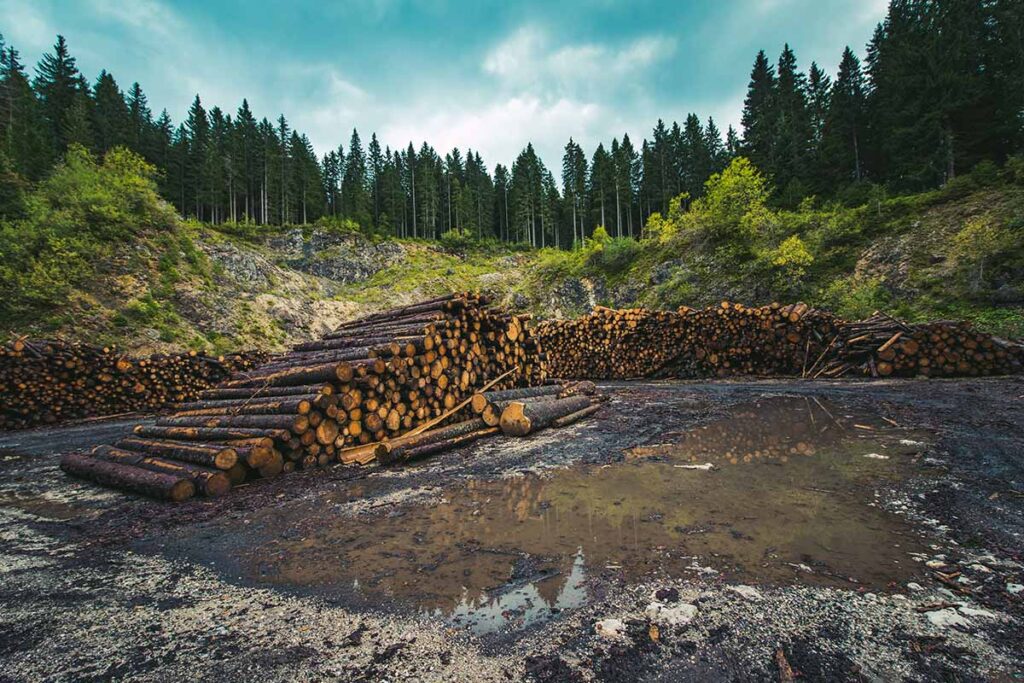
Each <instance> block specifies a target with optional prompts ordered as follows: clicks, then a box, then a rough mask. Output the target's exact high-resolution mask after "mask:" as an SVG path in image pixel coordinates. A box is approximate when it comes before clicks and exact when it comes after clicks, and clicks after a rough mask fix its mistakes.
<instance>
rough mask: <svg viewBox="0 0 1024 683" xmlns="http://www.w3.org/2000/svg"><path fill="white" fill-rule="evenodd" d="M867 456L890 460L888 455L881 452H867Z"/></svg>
mask: <svg viewBox="0 0 1024 683" xmlns="http://www.w3.org/2000/svg"><path fill="white" fill-rule="evenodd" d="M864 457H865V458H871V459H872V460H888V459H889V456H888V455H882V454H881V453H865V454H864Z"/></svg>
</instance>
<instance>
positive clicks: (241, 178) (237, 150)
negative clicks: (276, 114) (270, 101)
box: [233, 99, 260, 222]
mask: <svg viewBox="0 0 1024 683" xmlns="http://www.w3.org/2000/svg"><path fill="white" fill-rule="evenodd" d="M233 149H234V157H235V159H236V163H235V170H236V175H237V178H238V190H239V192H241V193H242V203H241V207H240V210H241V212H242V216H243V217H244V219H245V221H246V222H249V221H251V220H255V218H256V215H257V213H258V212H257V207H258V206H259V204H260V201H259V197H258V192H257V188H258V187H259V186H260V183H259V175H258V169H259V164H258V158H259V149H260V144H259V132H258V130H257V126H256V117H255V116H253V114H252V110H250V109H249V102H248V100H244V99H243V100H242V105H241V106H240V107H239V108H238V111H237V112H235V129H234V135H233Z"/></svg>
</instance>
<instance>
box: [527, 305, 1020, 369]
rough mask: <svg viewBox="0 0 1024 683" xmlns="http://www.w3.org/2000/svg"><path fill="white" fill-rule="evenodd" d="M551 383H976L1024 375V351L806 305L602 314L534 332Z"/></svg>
mask: <svg viewBox="0 0 1024 683" xmlns="http://www.w3.org/2000/svg"><path fill="white" fill-rule="evenodd" d="M537 337H538V339H539V341H540V343H541V345H542V346H543V348H544V350H545V352H546V358H547V360H546V362H547V368H548V370H549V372H550V374H551V375H553V376H556V377H561V378H589V379H631V378H638V377H679V378H687V379H701V378H714V377H732V376H798V377H825V378H833V377H842V376H850V377H853V376H866V377H887V376H919V375H924V376H945V377H954V376H979V375H1000V374H1012V373H1018V372H1021V370H1022V367H1024V347H1022V346H1021V344H1020V343H1015V342H1007V341H1004V340H1000V339H997V338H995V337H993V336H991V335H988V334H984V333H980V332H977V331H975V330H973V329H971V327H970V325H969V324H967V323H958V322H947V321H941V322H935V323H927V324H917V325H911V324H907V323H904V322H901V321H899V320H897V319H895V318H892V317H890V316H886V315H883V314H875V315H874V316H872V317H871V318H869V319H867V320H863V321H855V322H851V321H846V320H842V319H840V318H839V317H837V316H835V315H833V314H831V313H829V312H827V311H822V310H818V309H814V308H811V307H809V306H807V305H806V304H802V303H797V304H792V305H789V306H782V305H780V304H777V303H773V304H771V305H768V306H760V307H747V306H743V305H742V304H736V303H732V302H728V301H726V302H722V303H721V304H720V305H718V306H714V307H709V308H705V309H691V308H686V307H683V308H680V309H679V310H678V311H647V310H644V309H631V310H612V309H607V308H600V307H599V308H597V309H595V310H594V312H592V313H591V314H590V315H587V316H584V317H582V318H579V319H576V320H568V321H549V322H545V323H542V324H541V325H539V326H538V328H537Z"/></svg>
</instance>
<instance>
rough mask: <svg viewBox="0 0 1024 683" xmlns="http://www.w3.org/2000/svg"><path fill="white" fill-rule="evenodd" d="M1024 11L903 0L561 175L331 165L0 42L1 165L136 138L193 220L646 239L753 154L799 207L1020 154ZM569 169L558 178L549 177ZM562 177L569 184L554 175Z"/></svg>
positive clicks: (761, 56)
mask: <svg viewBox="0 0 1024 683" xmlns="http://www.w3.org/2000/svg"><path fill="white" fill-rule="evenodd" d="M1022 44H1024V3H1021V2H1019V0H892V2H891V3H890V6H889V10H888V13H887V16H886V18H885V20H884V21H883V22H882V23H880V24H879V25H878V27H877V29H876V31H875V33H874V36H873V37H872V39H871V41H870V43H869V44H868V46H867V49H866V53H865V58H864V60H863V61H862V60H861V59H859V58H858V57H857V55H856V54H855V53H854V51H853V50H851V49H850V48H849V47H847V48H846V49H845V50H843V51H842V55H841V57H840V59H839V63H838V70H837V73H836V77H835V79H834V80H833V79H831V78H830V77H829V76H828V75H827V74H826V72H825V71H824V70H823V69H822V68H820V67H819V66H818V65H817V64H815V63H811V65H810V68H809V70H808V71H807V72H806V73H805V72H803V71H801V70H800V69H799V67H798V62H797V57H796V54H795V53H794V51H793V50H792V49H791V48H790V47H789V45H786V46H785V47H784V48H783V49H782V52H781V54H780V55H779V57H778V59H777V61H774V62H773V61H770V60H769V58H768V56H767V55H766V54H765V52H764V51H761V52H759V53H758V54H757V56H756V58H755V60H754V65H753V69H752V71H751V75H750V82H749V85H748V91H747V96H746V100H745V102H744V108H743V113H742V131H741V132H738V131H736V130H734V129H733V128H732V127H728V128H727V130H726V131H725V132H724V134H723V132H722V131H721V130H720V129H719V127H718V126H717V125H716V123H715V121H714V120H713V119H710V118H709V119H707V120H702V119H701V118H700V117H698V116H697V115H696V114H689V115H687V116H686V118H685V119H684V120H683V123H682V124H680V123H676V122H673V123H671V124H667V123H665V122H664V121H661V120H659V121H658V122H657V124H656V125H655V126H654V128H653V130H652V132H651V135H650V136H649V138H647V139H644V140H641V141H640V142H639V144H636V143H634V141H633V140H631V139H630V137H629V135H627V134H624V135H622V137H621V138H616V139H613V140H612V141H611V143H610V144H608V145H605V144H604V143H601V144H598V145H597V147H596V149H593V150H592V151H590V152H589V153H588V151H586V150H584V149H583V147H582V146H581V145H580V144H579V143H577V142H575V141H574V140H573V139H570V140H569V141H568V143H567V144H566V145H565V148H564V155H563V158H562V165H561V168H560V169H555V170H554V171H552V170H551V169H549V168H548V167H547V166H546V165H545V163H544V161H543V160H542V159H541V158H540V157H539V155H538V154H537V153H536V151H535V149H534V147H533V145H532V144H527V146H526V148H525V149H523V151H522V152H521V153H520V154H519V155H518V156H517V157H516V159H515V160H514V161H513V162H512V164H511V166H505V165H503V164H500V163H499V164H497V165H495V167H494V169H493V172H491V171H489V170H488V168H487V166H486V164H485V162H484V160H483V159H482V157H481V156H480V154H479V152H475V151H473V150H470V149H467V150H465V151H464V152H463V151H462V150H459V149H453V150H451V151H448V152H445V153H443V155H442V154H441V153H439V152H438V151H437V150H435V149H434V148H433V147H431V146H430V145H429V144H428V143H426V142H423V143H422V144H421V145H420V146H419V148H416V147H415V146H414V145H413V144H412V143H409V144H408V145H407V146H406V147H404V148H397V149H392V148H391V147H389V146H386V145H385V146H382V145H381V143H380V141H379V140H378V139H377V136H376V134H372V135H371V136H370V139H369V141H368V142H366V141H365V140H364V139H363V138H362V137H361V136H360V135H359V133H358V131H355V130H353V131H352V134H351V136H350V137H349V138H348V140H347V141H345V142H343V143H342V144H341V145H339V146H338V148H337V149H335V150H332V151H330V152H328V153H327V154H325V155H323V156H321V157H318V156H317V154H316V152H315V151H314V149H313V146H312V144H311V143H310V140H309V138H308V137H307V136H306V135H304V134H302V133H301V132H300V131H297V130H294V129H293V128H292V127H291V126H290V125H289V123H288V121H287V120H286V119H285V117H284V116H283V115H281V116H279V117H278V118H277V119H276V120H274V121H271V120H269V119H267V118H261V119H257V118H256V115H255V114H254V113H253V112H252V111H251V109H250V108H249V104H248V102H247V101H245V100H243V101H242V103H241V106H239V107H238V109H237V110H236V111H235V112H234V113H230V112H225V111H223V110H221V109H220V108H219V107H217V106H213V107H211V108H209V109H207V108H206V106H204V104H203V102H202V100H201V98H200V97H199V96H198V95H197V96H196V97H195V100H194V101H193V102H192V105H191V107H190V108H189V110H188V113H187V116H186V118H185V120H184V121H182V122H180V123H178V124H175V123H174V122H173V121H172V119H171V117H170V116H169V114H168V113H167V111H166V110H164V111H162V112H160V113H159V114H155V113H154V112H153V111H152V109H151V108H150V106H149V103H148V101H147V99H146V95H145V94H144V93H143V91H142V88H141V87H140V86H139V84H138V83H134V84H132V86H131V87H130V88H128V89H127V91H125V90H122V88H121V87H120V86H119V85H118V83H117V82H116V80H115V79H114V77H113V75H111V74H110V73H108V72H107V71H102V72H100V74H99V76H98V77H97V78H96V80H95V82H93V83H90V82H89V81H88V80H87V79H86V78H85V76H84V75H83V74H82V73H81V72H80V71H79V69H78V67H77V65H76V62H75V58H74V57H73V56H72V55H71V53H70V49H69V47H68V45H67V43H66V41H65V40H64V38H63V37H62V36H58V37H57V42H56V44H55V45H54V46H53V50H52V51H51V52H49V53H47V54H46V55H44V56H43V58H42V59H41V60H40V62H39V64H38V65H37V66H36V67H35V73H34V75H30V74H29V72H28V70H27V68H26V67H25V65H24V64H22V62H21V60H20V57H19V55H18V52H17V50H16V49H15V48H14V47H12V46H9V45H6V44H5V43H4V42H3V39H2V38H0V162H2V164H3V166H4V167H5V168H9V169H11V170H13V171H14V172H16V173H17V174H19V175H20V176H21V177H23V178H25V179H27V180H29V181H36V180H39V179H40V178H42V177H44V176H45V175H46V174H47V173H48V172H49V170H50V169H51V168H52V167H53V164H54V163H56V161H58V160H59V159H60V158H61V156H62V154H63V153H64V151H65V150H66V149H67V147H68V146H69V145H71V144H80V145H83V146H85V147H86V148H88V149H91V150H92V151H94V152H95V153H97V154H103V153H105V152H106V151H108V150H110V149H112V148H113V147H116V146H125V147H128V148H130V149H132V150H134V151H136V152H138V153H139V154H141V155H142V156H143V157H145V158H146V159H147V160H148V161H149V162H151V163H152V164H153V165H155V166H156V167H157V169H158V170H159V171H160V180H159V183H160V191H161V193H162V194H163V195H164V197H165V198H166V199H167V200H168V201H169V202H171V203H172V204H173V205H174V206H175V207H176V208H177V209H178V211H179V212H180V213H181V214H182V216H185V217H192V218H195V219H198V220H201V221H207V222H211V223H223V222H249V223H255V224H261V225H283V224H292V223H309V222H313V221H316V220H319V219H321V218H337V219H347V220H351V221H353V222H354V223H356V224H358V225H359V226H360V227H361V228H363V229H365V230H372V231H374V232H377V233H380V234H388V235H395V236H399V237H418V238H427V239H434V238H438V237H440V235H442V234H443V233H445V232H448V231H450V230H459V231H463V232H465V233H466V234H469V235H472V236H476V237H492V238H497V239H501V240H506V241H512V242H523V243H528V244H530V245H535V246H539V247H544V246H556V247H569V246H571V245H573V244H575V243H579V242H580V241H581V240H582V239H583V238H585V237H588V236H590V235H591V234H593V231H594V229H595V228H596V227H598V226H604V227H605V229H606V230H607V232H608V233H609V234H610V235H611V236H613V237H615V236H639V235H641V234H642V231H643V226H644V224H645V222H646V220H647V217H648V216H650V215H651V214H652V213H654V212H662V213H663V212H665V211H667V210H668V208H669V206H670V203H671V202H672V201H673V199H674V198H676V197H678V196H680V195H682V197H683V203H684V208H685V204H686V203H687V202H689V201H692V200H693V199H696V198H698V197H700V195H701V193H702V190H703V187H704V182H705V181H706V180H707V178H708V177H709V176H710V175H711V174H713V173H716V172H718V171H720V170H722V169H723V168H724V167H725V166H726V165H727V164H728V163H729V161H730V160H731V159H732V158H734V157H736V156H739V155H743V156H747V157H749V158H750V159H751V161H752V162H753V163H754V164H755V165H756V166H757V167H758V168H759V169H760V170H761V171H762V172H764V173H765V174H766V175H768V176H769V177H770V178H771V179H772V181H773V184H774V186H775V187H776V188H777V196H776V201H777V202H778V203H779V204H780V205H788V206H794V205H796V204H797V203H799V202H800V201H801V200H802V199H803V198H805V197H807V196H810V195H815V196H818V197H823V198H839V199H843V200H847V201H856V200H857V198H858V197H860V196H863V193H864V191H865V190H866V189H869V188H873V187H879V186H883V187H886V188H888V189H890V190H892V191H895V192H915V191H920V190H925V189H929V188H934V187H937V186H940V185H941V184H943V183H945V182H947V181H948V180H950V179H952V178H954V177H955V176H956V175H957V174H960V173H963V172H966V171H968V170H969V169H970V168H971V167H973V166H974V165H975V164H977V163H978V162H979V161H982V160H992V161H995V162H997V163H998V162H1001V161H1003V160H1004V159H1005V157H1006V156H1007V155H1009V154H1011V153H1015V152H1017V151H1020V150H1021V149H1022V148H1024V51H1022V50H1021V47H1020V46H1021V45H1022ZM556 172H557V173H558V176H559V177H558V178H557V179H556V176H555V173H556ZM559 181H560V182H559Z"/></svg>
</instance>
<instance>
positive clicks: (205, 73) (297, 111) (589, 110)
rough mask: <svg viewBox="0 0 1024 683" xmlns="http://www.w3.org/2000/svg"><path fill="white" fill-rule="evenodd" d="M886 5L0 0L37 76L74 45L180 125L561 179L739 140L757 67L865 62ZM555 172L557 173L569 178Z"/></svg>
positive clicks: (831, 1) (84, 60)
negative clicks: (656, 143) (694, 145)
mask: <svg viewBox="0 0 1024 683" xmlns="http://www.w3.org/2000/svg"><path fill="white" fill-rule="evenodd" d="M886 5H887V1H886V0H669V1H666V2H655V1H653V0H626V1H622V2H619V1H616V0H558V1H554V2H553V1H551V0H547V1H543V2H533V1H525V2H491V1H490V0H347V1H335V2H329V1H327V0H292V1H291V2H287V3H285V2H271V1H268V0H205V1H204V0H175V1H172V0H0V33H2V34H3V36H4V38H5V40H6V41H7V42H8V43H9V44H12V45H14V47H15V48H17V49H18V50H19V51H20V53H21V57H22V61H23V62H25V63H26V64H28V65H29V67H30V68H29V71H30V72H32V73H33V74H34V72H35V69H34V65H35V64H36V62H37V61H38V60H39V58H40V57H41V56H42V55H43V54H44V53H45V52H48V51H50V50H51V49H52V45H53V43H54V40H55V37H56V35H57V34H58V33H61V34H63V35H64V36H65V37H66V38H67V40H68V44H69V46H70V48H71V52H72V55H73V56H75V57H76V58H77V60H78V66H79V68H80V69H81V70H82V72H83V73H84V74H85V75H86V77H87V78H89V79H90V81H94V80H95V78H96V76H97V74H98V73H99V72H100V70H101V69H107V70H108V71H110V72H111V73H112V74H113V75H114V77H115V78H116V79H117V81H118V83H119V84H120V85H121V87H122V89H125V90H127V89H128V88H129V86H130V85H131V83H132V82H134V81H138V82H139V83H140V84H141V85H142V88H143V91H144V92H145V93H146V94H147V96H148V98H149V102H150V105H151V107H152V108H153V109H154V112H159V111H160V110H161V109H163V108H166V109H167V110H168V111H169V112H170V114H171V116H172V117H173V118H174V120H175V122H176V123H177V122H179V121H181V120H182V118H183V117H184V115H185V112H186V111H187V109H188V106H189V105H190V104H191V102H192V100H193V98H194V97H195V95H196V94H197V93H198V94H199V95H200V96H201V98H202V101H203V104H204V105H205V106H206V107H207V108H208V109H209V108H210V107H212V106H213V105H219V106H220V107H221V108H222V109H224V110H225V111H226V112H228V113H234V112H235V110H236V109H237V108H238V105H239V104H241V101H242V98H243V97H245V98H248V100H249V104H250V106H251V107H252V109H253V111H254V113H255V114H256V115H257V117H263V116H266V117H268V118H270V119H276V117H277V116H278V115H279V114H281V113H283V114H284V115H285V117H286V118H287V119H288V120H289V122H290V123H291V124H292V126H293V127H295V128H296V129H298V130H299V131H300V132H304V133H306V134H307V135H308V136H309V138H310V140H311V141H312V143H313V146H314V147H315V148H316V150H317V151H318V152H319V153H320V154H323V153H325V152H327V151H328V150H330V149H334V148H336V147H337V146H338V145H339V144H344V145H345V146H346V148H347V146H348V140H349V136H350V135H351V132H352V128H353V127H355V128H358V129H359V131H360V135H361V136H362V138H363V143H364V145H365V144H366V142H367V141H368V140H369V138H370V133H371V132H374V131H375V132H376V133H377V135H378V138H379V139H380V141H381V144H382V145H390V146H391V147H392V148H395V147H405V146H407V145H408V143H409V142H410V141H411V142H413V143H414V144H415V145H416V146H417V147H419V144H420V142H422V141H423V140H426V141H427V142H428V143H430V144H431V145H433V146H434V148H435V149H436V150H437V151H438V153H440V154H442V155H444V153H445V152H447V151H449V150H451V149H452V148H453V147H459V148H460V149H462V150H465V149H466V148H471V149H473V150H476V151H478V152H480V154H481V155H482V156H483V158H484V161H485V163H486V164H487V166H488V168H489V169H490V170H493V168H494V164H495V163H504V164H510V163H511V162H512V161H513V160H514V158H515V156H516V154H518V152H519V151H520V150H521V149H522V148H523V147H524V146H525V145H526V143H527V142H528V141H532V142H533V144H534V146H535V147H536V148H537V150H538V152H539V153H540V154H541V156H542V157H543V158H544V159H545V161H546V163H547V164H548V166H549V167H551V168H555V169H557V168H559V167H560V165H561V156H562V153H563V149H564V147H565V143H566V142H567V141H568V139H569V137H570V136H571V137H573V138H574V139H575V140H576V141H577V142H579V143H581V144H582V145H583V147H584V150H585V151H586V152H587V154H588V155H589V154H591V153H592V152H593V149H594V147H596V145H597V143H598V142H605V144H608V143H609V142H610V141H611V139H612V138H613V137H618V138H621V137H622V135H623V133H628V134H629V136H630V138H632V139H633V140H634V141H635V143H636V145H637V146H639V141H640V140H641V139H642V138H644V137H645V136H646V137H649V136H650V131H651V129H652V128H653V126H654V124H655V122H656V121H657V120H658V119H659V118H661V119H664V120H665V121H666V122H671V121H673V120H678V121H680V123H681V122H682V121H683V120H684V119H685V117H686V115H687V114H688V113H689V112H694V113H696V114H698V116H700V117H701V119H702V120H706V119H707V117H709V116H713V117H714V118H715V121H716V123H718V125H719V127H720V128H721V130H722V132H723V134H724V132H725V130H726V127H727V126H728V125H729V124H732V125H733V126H735V127H737V129H738V128H739V119H740V112H741V109H742V105H743V97H744V94H745V91H746V86H747V82H748V80H749V76H750V68H751V65H752V63H753V60H754V56H755V54H756V53H757V51H758V50H759V49H764V50H765V51H766V53H767V54H768V56H769V58H770V59H771V60H773V61H774V60H776V59H777V58H778V54H779V52H780V51H781V50H782V47H783V45H784V44H785V43H787V42H788V43H789V44H790V45H791V46H792V48H793V49H794V50H795V51H796V55H797V58H798V60H799V62H800V66H801V68H802V69H803V70H805V71H806V70H807V69H808V68H809V66H810V63H811V61H812V60H813V61H816V62H817V63H818V65H819V66H821V67H822V68H824V69H825V70H826V71H827V72H828V73H830V74H833V75H834V73H835V70H836V67H837V65H838V62H839V57H840V55H841V54H842V50H843V48H844V46H846V45H849V46H850V47H851V48H853V50H854V51H855V52H856V53H857V54H858V55H860V56H863V54H864V46H865V44H866V43H867V41H868V39H869V38H870V37H871V33H872V31H873V30H874V27H875V25H876V24H877V23H878V22H879V21H880V20H881V19H882V18H883V16H884V14H885V8H886ZM556 175H557V173H556Z"/></svg>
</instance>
